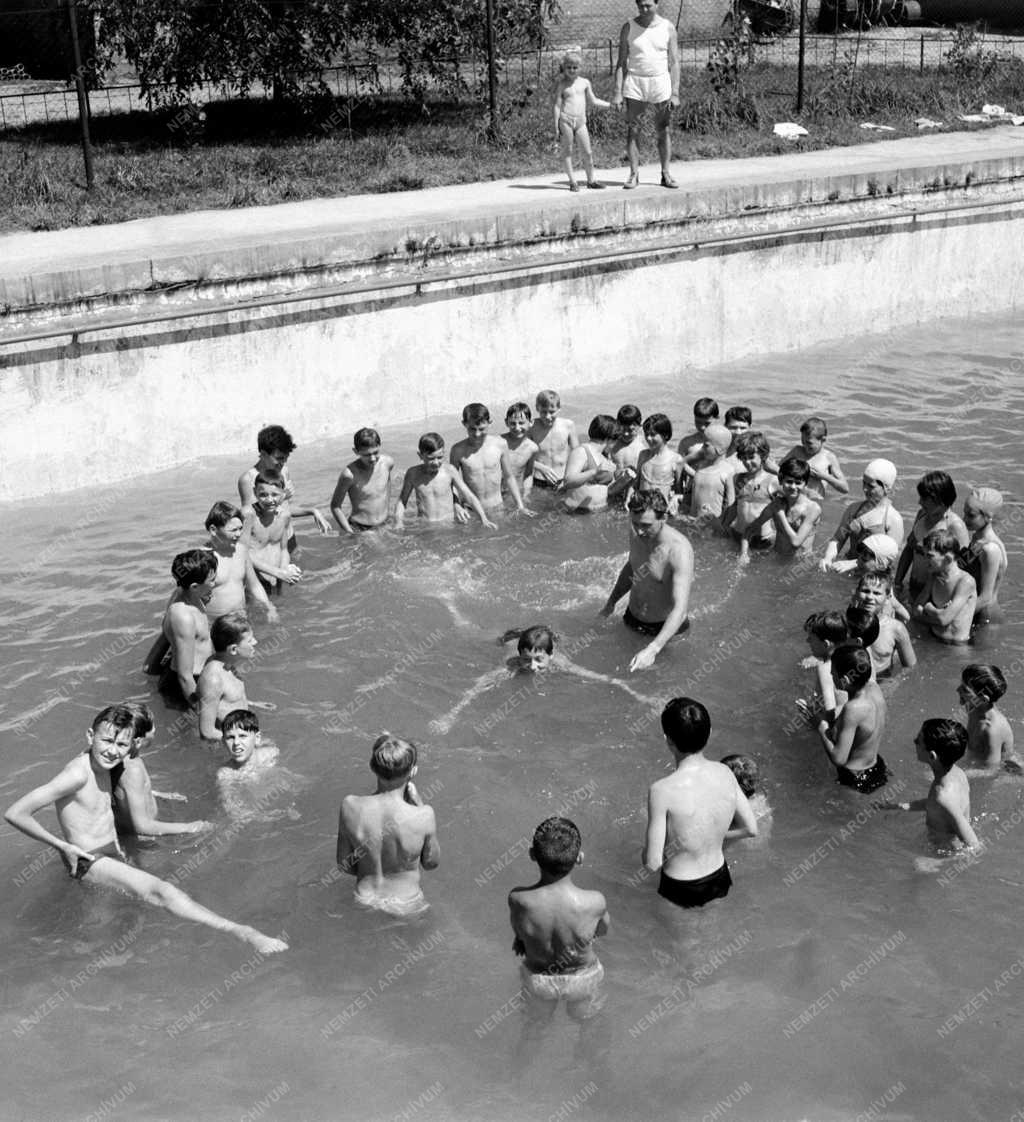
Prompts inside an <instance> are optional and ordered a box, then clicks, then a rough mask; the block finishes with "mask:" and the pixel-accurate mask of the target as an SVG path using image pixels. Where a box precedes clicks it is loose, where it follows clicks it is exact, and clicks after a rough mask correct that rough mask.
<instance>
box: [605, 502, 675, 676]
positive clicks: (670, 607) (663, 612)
mask: <svg viewBox="0 0 1024 1122" xmlns="http://www.w3.org/2000/svg"><path fill="white" fill-rule="evenodd" d="M628 509H629V526H630V531H629V558H628V559H627V561H626V563H625V565H623V566H622V570H621V571H620V572H619V576H618V579H617V580H616V581H615V587H614V588H613V589H612V590H611V593H610V594H609V596H608V599H607V601H606V602H605V605H604V607H603V608H602V609H601V615H603V616H610V615H611V614H612V612H613V611H614V610H615V605H616V604H617V603H618V602H619V601H620V600H621V599H622V597H623V596H625V595H626V593H627V592H628V593H629V603H628V605H627V607H626V613H625V615H624V616H623V617H622V619H623V622H624V623H625V624H626V626H627V627H631V628H632V629H633V630H634V631H638V632H639V633H640V634H641V635H649V636H652V638H651V642H650V643H648V645H647V646H646V647H644V648H643V650H641V651H639V652H638V653H637V654H635V655H634V656H633V660H632V661H631V662H630V664H629V669H630V670H646V669H647V668H648V667H649V666H652V665H653V664H654V660H655V659H656V658H657V657H658V654H659V653H660V652H661V651H662V649H663V648H664V647H665V645H666V644H667V643H668V641H669V640H670V639H671V638H672V637H673V636H674V635H676V634H683V633H685V632H686V631H688V630H689V627H690V621H689V620H688V619H687V618H686V614H687V611H688V609H689V604H690V586H691V584H692V583H693V547H692V546H691V545H690V543H689V542H688V541H687V540H686V538H685V537H684V536H683V535H682V534H681V533H680V532H679V531H678V530H676V529H675V528H674V527H672V526H669V525H668V522H667V518H668V502H667V501H666V499H665V496H664V495H663V494H662V493H661V491H642V492H635V493H634V494H633V495H631V496H630V500H629V503H628Z"/></svg>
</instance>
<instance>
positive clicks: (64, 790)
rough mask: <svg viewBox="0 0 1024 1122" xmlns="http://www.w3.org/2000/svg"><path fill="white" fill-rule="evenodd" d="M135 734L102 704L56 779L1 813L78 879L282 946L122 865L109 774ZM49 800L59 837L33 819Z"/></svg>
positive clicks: (265, 946)
mask: <svg viewBox="0 0 1024 1122" xmlns="http://www.w3.org/2000/svg"><path fill="white" fill-rule="evenodd" d="M134 731H135V716H134V714H133V713H132V712H131V710H130V709H127V708H125V707H124V706H122V705H112V706H110V707H109V708H107V709H104V710H103V711H102V712H100V713H99V714H98V715H97V716H96V718H95V720H94V721H93V723H92V727H91V728H90V729H89V730H88V731H87V732H86V741H87V743H88V745H89V747H88V749H87V750H86V751H85V752H83V753H81V754H80V755H78V756H76V757H75V758H74V759H73V760H72V761H71V762H70V763H69V764H68V765H67V766H66V767H65V768H64V770H63V771H62V772H61V773H60V774H59V775H58V776H57V777H56V778H55V779H51V780H50V782H49V783H44V784H43V785H42V786H41V787H36V789H35V790H34V791H29V793H28V794H27V795H24V796H23V797H22V798H20V799H19V800H18V801H17V802H16V803H15V804H14V805H13V806H11V807H8V809H7V812H6V814H5V815H4V817H5V818H6V819H7V821H8V822H9V823H10V824H11V825H12V826H14V827H15V828H16V829H18V830H21V832H22V833H23V834H27V835H28V836H29V837H30V838H34V839H35V840H36V841H41V842H46V844H47V845H51V846H53V848H54V849H56V850H57V852H58V853H59V854H60V857H61V860H62V861H63V862H64V864H65V865H66V866H67V869H68V872H69V873H70V874H71V875H72V876H73V877H74V878H75V879H76V880H86V879H88V881H89V883H90V884H98V885H105V886H107V887H109V888H118V889H120V890H121V891H122V892H127V893H128V894H129V895H130V896H135V897H136V898H138V899H140V900H144V901H145V902H146V903H147V904H156V905H157V906H158V907H161V908H166V909H167V910H168V911H169V912H171V913H172V914H173V915H176V916H181V917H182V918H183V919H189V920H192V921H194V922H195V923H203V924H205V925H206V926H207V927H213V928H215V929H216V930H218V931H224V932H226V933H227V934H229V935H234V936H235V938H236V939H241V940H242V941H243V942H245V943H249V944H250V945H251V946H253V947H255V948H256V949H257V950H258V951H259V952H260V953H261V954H273V953H274V952H275V951H284V950H287V949H288V945H287V943H285V942H283V941H282V940H281V939H273V938H270V937H269V936H267V935H263V934H262V933H261V932H259V931H257V930H256V929H255V928H253V927H246V926H243V925H242V924H239V923H234V922H232V921H231V920H229V919H225V918H224V917H223V916H219V915H217V914H216V913H215V912H211V911H210V909H209V908H204V907H203V906H202V905H201V904H197V903H196V901H195V900H193V899H192V898H191V897H190V896H186V895H185V893H184V892H182V891H181V889H180V888H178V887H177V886H176V885H173V884H169V883H168V882H167V881H163V880H160V879H159V878H158V877H155V876H153V875H152V874H150V873H145V872H143V871H142V870H141V869H136V868H133V867H132V866H131V865H128V864H126V863H125V860H124V854H123V853H122V852H121V847H120V846H119V845H118V844H117V831H116V828H115V825H114V812H113V810H112V808H111V799H112V796H113V792H112V789H111V788H112V780H113V776H112V772H113V771H114V769H115V768H117V767H119V766H121V765H123V764H124V761H125V757H126V756H127V755H128V753H129V752H130V751H131V748H132V744H133V741H134ZM51 804H52V805H53V806H54V808H55V809H56V811H57V821H58V823H59V824H60V830H61V833H62V834H63V835H64V837H63V839H61V838H59V837H57V835H56V834H52V833H51V832H50V831H49V830H47V829H46V827H45V826H43V825H42V824H41V823H40V822H37V821H36V817H35V816H36V814H37V813H38V812H39V811H40V810H42V809H43V807H45V806H49V805H51Z"/></svg>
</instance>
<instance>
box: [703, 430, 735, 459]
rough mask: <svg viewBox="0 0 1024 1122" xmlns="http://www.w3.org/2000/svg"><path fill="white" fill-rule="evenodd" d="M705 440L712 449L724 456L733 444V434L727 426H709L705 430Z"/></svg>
mask: <svg viewBox="0 0 1024 1122" xmlns="http://www.w3.org/2000/svg"><path fill="white" fill-rule="evenodd" d="M704 439H705V440H706V441H707V443H708V444H710V445H711V447H712V448H716V449H717V450H718V451H719V452H722V453H723V454H724V453H726V452H728V451H729V445H730V444H732V433H731V432H730V431H729V430H728V429H727V428H726V427H725V425H718V424H715V425H708V427H707V428H706V429H705V430H704Z"/></svg>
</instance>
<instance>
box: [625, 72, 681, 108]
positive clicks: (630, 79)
mask: <svg viewBox="0 0 1024 1122" xmlns="http://www.w3.org/2000/svg"><path fill="white" fill-rule="evenodd" d="M622 96H623V97H628V98H630V100H632V101H647V102H650V103H651V104H652V105H660V104H661V103H662V102H663V101H668V100H669V99H670V98H671V97H672V79H671V77H670V76H669V75H668V74H657V75H655V76H654V77H653V78H641V77H638V76H637V75H636V74H627V75H626V80H625V81H624V82H623V83H622Z"/></svg>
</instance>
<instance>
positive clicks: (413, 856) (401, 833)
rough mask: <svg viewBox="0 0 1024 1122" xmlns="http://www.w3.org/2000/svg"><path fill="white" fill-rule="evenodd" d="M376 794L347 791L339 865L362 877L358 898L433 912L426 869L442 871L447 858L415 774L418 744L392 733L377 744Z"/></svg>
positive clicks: (393, 908) (373, 762)
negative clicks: (423, 874) (422, 877)
mask: <svg viewBox="0 0 1024 1122" xmlns="http://www.w3.org/2000/svg"><path fill="white" fill-rule="evenodd" d="M370 770H371V771H372V772H373V774H374V775H375V776H376V777H377V790H376V791H374V793H373V794H372V795H346V796H345V798H344V800H343V801H342V804H341V813H340V814H339V816H338V850H337V859H338V868H339V869H341V871H342V872H343V873H351V874H352V876H354V877H355V878H356V892H355V898H356V902H357V903H359V904H363V905H365V906H366V907H368V908H376V909H377V910H378V911H382V912H386V913H387V914H388V915H392V916H413V915H418V914H419V913H420V912H425V911H426V910H427V907H428V904H427V901H426V900H425V899H424V896H423V890H422V889H421V888H420V868H421V867H422V868H424V869H436V868H437V865H438V862H439V860H440V857H441V847H440V846H439V845H438V841H437V821H436V819H435V818H434V811H433V808H432V807H429V806H427V805H426V804H425V803H424V802H423V800H422V799H421V798H420V796H419V792H418V791H417V790H416V785H415V784H414V783H413V781H412V780H413V776H414V775H415V774H416V771H417V764H416V745H415V744H412V743H411V742H410V741H408V740H403V739H402V738H401V737H398V736H391V734H390V733H386V732H385V733H382V734H381V735H380V736H378V737H377V739H376V740H375V741H374V744H373V751H372V753H371V755H370Z"/></svg>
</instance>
